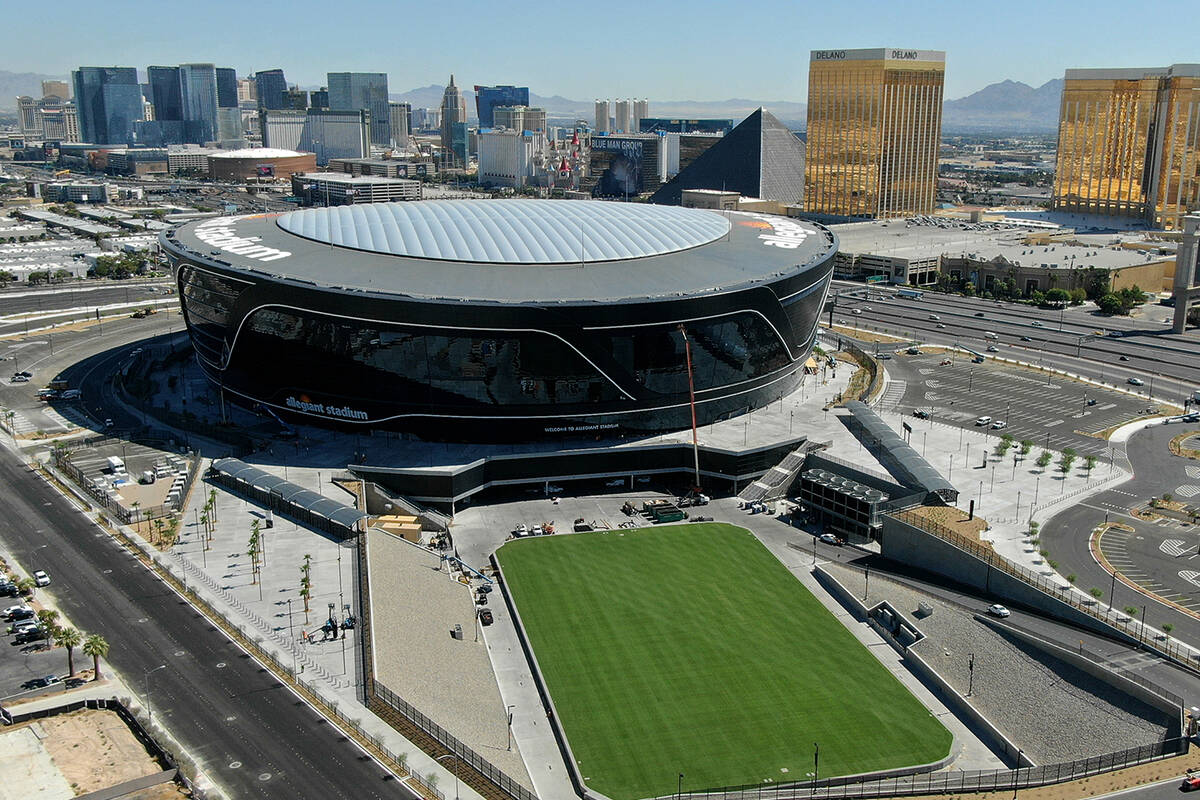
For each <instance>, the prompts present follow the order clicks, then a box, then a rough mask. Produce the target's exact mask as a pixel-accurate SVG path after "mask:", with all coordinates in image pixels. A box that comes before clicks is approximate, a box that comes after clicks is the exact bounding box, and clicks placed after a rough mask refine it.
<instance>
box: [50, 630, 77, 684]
mask: <svg viewBox="0 0 1200 800" xmlns="http://www.w3.org/2000/svg"><path fill="white" fill-rule="evenodd" d="M54 643H55V644H57V645H58V646H59V647H65V648H67V671H68V672H69V673H70V675H69V676H68V677H71V678H74V677H75V648H76V647H79V645H80V644H82V643H83V634H81V633H80V632H79V631H77V630H75V629H74V628H59V629H58V632H57V633H56V634H55V636H54Z"/></svg>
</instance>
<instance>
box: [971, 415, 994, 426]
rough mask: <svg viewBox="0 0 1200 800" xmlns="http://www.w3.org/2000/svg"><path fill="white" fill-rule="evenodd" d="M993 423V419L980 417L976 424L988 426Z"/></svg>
mask: <svg viewBox="0 0 1200 800" xmlns="http://www.w3.org/2000/svg"><path fill="white" fill-rule="evenodd" d="M991 421H992V418H991V417H980V418H979V419H977V420H975V424H976V425H980V426H983V425H987V424H988V423H990V422H991Z"/></svg>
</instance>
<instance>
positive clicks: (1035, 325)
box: [1029, 319, 1045, 328]
mask: <svg viewBox="0 0 1200 800" xmlns="http://www.w3.org/2000/svg"><path fill="white" fill-rule="evenodd" d="M1029 324H1030V325H1032V326H1033V327H1035V328H1042V327H1045V326H1044V325H1042V323H1041V322H1039V321H1038V320H1036V319H1035V320H1034V321H1033V322H1031V323H1029Z"/></svg>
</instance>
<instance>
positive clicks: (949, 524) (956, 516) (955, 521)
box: [908, 506, 988, 541]
mask: <svg viewBox="0 0 1200 800" xmlns="http://www.w3.org/2000/svg"><path fill="white" fill-rule="evenodd" d="M908 513H910V514H913V515H915V516H918V517H921V518H922V519H925V520H928V521H929V522H936V523H937V524H938V525H942V526H944V527H946V528H949V529H950V530H952V531H953V532H955V533H957V534H960V535H962V536H966V537H967V538H969V539H974V540H976V541H980V539H979V534H980V533H982V532H983V531H985V530H987V527H988V524H987V520H985V519H984V518H983V517H978V516H977V517H975V519H972V520H968V519H967V513H966V512H965V511H960V510H958V509H957V508H952V507H950V506H920V507H918V508H913V509H910V510H909V512H908Z"/></svg>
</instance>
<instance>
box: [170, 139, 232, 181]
mask: <svg viewBox="0 0 1200 800" xmlns="http://www.w3.org/2000/svg"><path fill="white" fill-rule="evenodd" d="M219 152H220V151H219V150H217V149H216V148H213V147H200V146H198V145H193V144H185V145H175V146H173V147H168V148H167V172H169V173H170V174H172V175H195V176H204V175H208V157H209V156H210V155H213V154H214V153H219Z"/></svg>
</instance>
